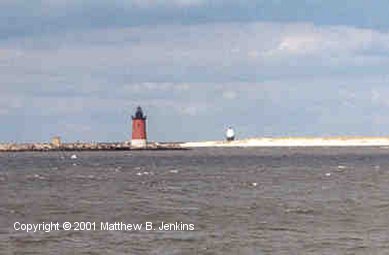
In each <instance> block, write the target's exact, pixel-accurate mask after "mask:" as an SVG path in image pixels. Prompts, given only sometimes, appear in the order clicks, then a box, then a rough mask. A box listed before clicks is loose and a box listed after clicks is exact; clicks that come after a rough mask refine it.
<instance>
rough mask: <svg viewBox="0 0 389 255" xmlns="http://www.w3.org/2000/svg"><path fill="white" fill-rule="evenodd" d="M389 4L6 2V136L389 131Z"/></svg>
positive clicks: (0, 46) (2, 26) (1, 18)
mask: <svg viewBox="0 0 389 255" xmlns="http://www.w3.org/2000/svg"><path fill="white" fill-rule="evenodd" d="M388 9H389V1H387V0H375V1H366V0H343V1H334V0H241V1H237V0H224V1H222V0H169V1H163V0H154V1H151V0H111V1H99V0H85V1H78V0H28V1H27V0H25V1H22V0H0V126H1V129H0V142H34V141H41V142H44V141H49V140H50V138H51V137H52V136H56V135H59V136H61V137H62V139H63V140H64V141H68V142H70V141H101V142H103V141H104V142H105V141H125V140H128V139H130V131H131V118H130V116H131V114H134V111H135V109H136V107H137V106H138V105H141V106H142V107H143V110H144V112H145V113H146V114H147V117H148V118H147V121H148V123H147V124H148V137H149V139H150V140H153V141H199V140H214V139H223V137H224V131H225V129H226V128H227V127H228V126H233V127H234V129H235V131H236V134H237V137H238V138H249V137H260V136H267V137H270V136H271V137H276V136H339V135H342V136H343V135H349V136H381V135H382V136H383V135H387V136H389V114H388V113H389V72H388V70H389V16H388V15H387V10H388Z"/></svg>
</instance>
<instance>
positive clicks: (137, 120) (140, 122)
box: [131, 106, 147, 148]
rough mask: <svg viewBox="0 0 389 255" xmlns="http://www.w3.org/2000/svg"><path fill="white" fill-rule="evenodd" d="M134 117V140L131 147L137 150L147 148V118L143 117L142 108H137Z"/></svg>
mask: <svg viewBox="0 0 389 255" xmlns="http://www.w3.org/2000/svg"><path fill="white" fill-rule="evenodd" d="M131 117H132V140H131V146H132V147H135V148H146V146H147V136H146V116H145V115H143V111H142V108H141V107H140V106H138V107H137V108H136V112H135V116H131Z"/></svg>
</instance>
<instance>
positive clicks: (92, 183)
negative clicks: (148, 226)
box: [0, 148, 389, 254]
mask: <svg viewBox="0 0 389 255" xmlns="http://www.w3.org/2000/svg"><path fill="white" fill-rule="evenodd" d="M73 154H76V155H77V158H76V159H75V158H74V157H73V159H72V158H71V156H72V155H73ZM16 221H18V222H24V223H41V222H43V221H44V222H50V221H53V222H60V223H62V222H65V221H69V222H74V221H89V222H98V223H100V222H125V223H144V222H153V223H155V224H159V223H161V222H162V221H163V222H183V223H188V224H194V227H195V231H144V230H142V231H135V232H131V231H64V230H60V231H53V232H50V233H45V232H37V233H26V232H23V231H15V230H14V229H13V224H14V222H16ZM388 241H389V149H388V148H314V149H312V148H307V149H303V148H293V149H289V148H251V149H243V148H242V149H238V148H235V149H233V148H229V149H195V150H191V151H143V152H128V151H115V152H76V153H73V152H47V153H45V152H42V153H2V154H0V251H1V252H0V253H1V254H388V253H389V242H388Z"/></svg>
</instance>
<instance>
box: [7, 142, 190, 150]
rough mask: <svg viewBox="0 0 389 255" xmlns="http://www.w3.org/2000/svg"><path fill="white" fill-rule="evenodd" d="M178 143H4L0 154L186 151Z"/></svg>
mask: <svg viewBox="0 0 389 255" xmlns="http://www.w3.org/2000/svg"><path fill="white" fill-rule="evenodd" d="M185 149H186V148H183V147H181V146H180V145H179V144H176V143H148V144H147V146H146V147H145V148H136V147H132V146H131V144H130V143H128V142H122V143H120V142H117V143H81V142H76V143H62V144H53V143H3V144H0V152H23V151H115V150H185Z"/></svg>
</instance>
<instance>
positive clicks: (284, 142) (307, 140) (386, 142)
mask: <svg viewBox="0 0 389 255" xmlns="http://www.w3.org/2000/svg"><path fill="white" fill-rule="evenodd" d="M181 146H182V147H184V148H196V147H322V146H323V147H326V146H334V147H343V146H389V137H274V138H269V137H263V138H249V139H242V140H236V141H231V142H227V141H203V142H186V143H182V144H181Z"/></svg>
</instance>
